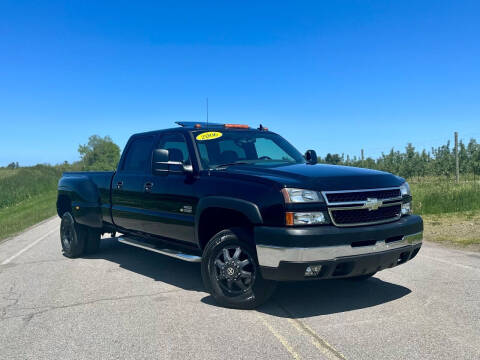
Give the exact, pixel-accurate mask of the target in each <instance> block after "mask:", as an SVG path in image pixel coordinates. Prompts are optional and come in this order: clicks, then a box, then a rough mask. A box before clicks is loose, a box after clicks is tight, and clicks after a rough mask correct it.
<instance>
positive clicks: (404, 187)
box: [400, 181, 412, 196]
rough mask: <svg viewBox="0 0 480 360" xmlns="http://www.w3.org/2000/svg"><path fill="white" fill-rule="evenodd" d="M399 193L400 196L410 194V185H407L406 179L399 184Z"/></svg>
mask: <svg viewBox="0 0 480 360" xmlns="http://www.w3.org/2000/svg"><path fill="white" fill-rule="evenodd" d="M400 193H401V194H402V196H405V195H412V193H411V192H410V185H408V183H407V182H406V181H405V182H404V183H403V184H402V185H400Z"/></svg>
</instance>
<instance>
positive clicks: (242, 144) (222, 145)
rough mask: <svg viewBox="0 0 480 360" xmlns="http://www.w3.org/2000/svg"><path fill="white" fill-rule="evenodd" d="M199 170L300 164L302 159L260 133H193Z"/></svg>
mask: <svg viewBox="0 0 480 360" xmlns="http://www.w3.org/2000/svg"><path fill="white" fill-rule="evenodd" d="M193 137H194V139H195V143H196V145H197V149H198V153H199V155H200V161H201V163H202V167H203V168H207V169H211V168H217V167H220V166H227V165H234V164H238V163H240V164H244V163H247V164H253V165H259V164H260V165H263V164H271V163H293V164H301V163H304V162H305V161H304V159H303V156H302V155H301V154H300V153H299V152H298V150H297V149H295V148H294V147H293V146H292V145H290V144H289V143H288V142H287V141H286V140H285V139H284V138H282V137H281V136H279V135H277V134H273V133H267V132H263V131H245V130H227V131H224V130H223V129H221V130H218V131H194V132H193Z"/></svg>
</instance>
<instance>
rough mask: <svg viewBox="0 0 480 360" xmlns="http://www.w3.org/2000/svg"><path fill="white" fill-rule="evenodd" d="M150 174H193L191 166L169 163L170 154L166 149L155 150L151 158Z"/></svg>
mask: <svg viewBox="0 0 480 360" xmlns="http://www.w3.org/2000/svg"><path fill="white" fill-rule="evenodd" d="M152 172H153V173H154V174H155V175H160V174H162V173H163V174H166V173H167V172H182V173H186V174H190V173H192V172H193V168H192V165H185V164H184V163H183V162H181V161H170V154H169V151H168V150H167V149H155V150H154V151H153V157H152Z"/></svg>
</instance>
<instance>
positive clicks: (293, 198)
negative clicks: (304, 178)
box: [282, 188, 323, 203]
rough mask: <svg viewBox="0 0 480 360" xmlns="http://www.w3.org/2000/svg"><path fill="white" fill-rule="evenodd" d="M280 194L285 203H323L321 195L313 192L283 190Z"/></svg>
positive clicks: (291, 189)
mask: <svg viewBox="0 0 480 360" xmlns="http://www.w3.org/2000/svg"><path fill="white" fill-rule="evenodd" d="M282 194H283V198H284V199H285V202H286V203H308V202H323V198H322V195H320V194H319V193H318V192H317V191H313V190H305V189H294V188H285V189H282Z"/></svg>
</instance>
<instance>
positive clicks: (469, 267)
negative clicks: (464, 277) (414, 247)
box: [422, 255, 480, 271]
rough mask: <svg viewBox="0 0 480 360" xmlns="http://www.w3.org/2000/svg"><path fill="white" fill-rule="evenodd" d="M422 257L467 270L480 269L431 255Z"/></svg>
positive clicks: (479, 269)
mask: <svg viewBox="0 0 480 360" xmlns="http://www.w3.org/2000/svg"><path fill="white" fill-rule="evenodd" d="M422 257H424V258H426V259H429V260H434V261H438V262H441V263H444V264H448V265H453V266H457V267H461V268H463V269H467V270H475V271H480V268H476V267H474V266H469V265H463V264H458V263H454V262H451V261H447V260H442V259H438V258H435V257H431V256H427V255H422Z"/></svg>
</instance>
